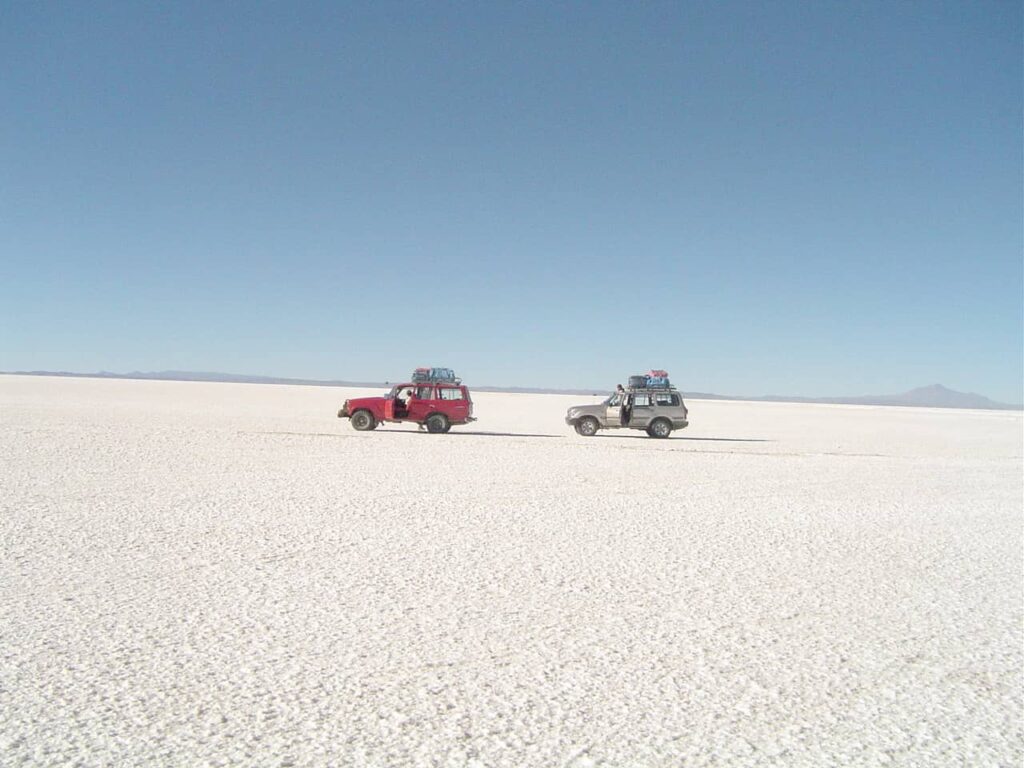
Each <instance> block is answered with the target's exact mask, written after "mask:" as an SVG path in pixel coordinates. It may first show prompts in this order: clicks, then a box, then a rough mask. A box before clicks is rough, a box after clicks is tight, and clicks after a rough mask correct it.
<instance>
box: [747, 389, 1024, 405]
mask: <svg viewBox="0 0 1024 768" xmlns="http://www.w3.org/2000/svg"><path fill="white" fill-rule="evenodd" d="M756 399H758V400H769V401H774V402H790V403H793V402H796V403H823V404H824V403H833V404H838V405H898V406H904V407H913V408H968V409H975V410H987V411H1019V410H1022V408H1024V406H1020V405H1010V404H1008V403H997V402H995V401H994V400H990V399H988V398H987V397H985V396H984V395H978V394H975V393H973V392H957V391H956V390H953V389H948V388H947V387H944V386H942V385H941V384H931V385H929V386H927V387H918V388H917V389H912V390H910V391H909V392H904V393H903V394H901V395H862V396H859V397H786V396H782V395H772V396H769V397H763V398H756Z"/></svg>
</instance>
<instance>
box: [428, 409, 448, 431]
mask: <svg viewBox="0 0 1024 768" xmlns="http://www.w3.org/2000/svg"><path fill="white" fill-rule="evenodd" d="M426 424H427V432H430V433H432V434H435V435H439V434H443V433H444V432H447V431H448V430H449V429H451V428H452V425H451V424H450V423H449V422H448V417H447V416H445V415H444V414H443V413H432V414H430V415H429V416H427V421H426Z"/></svg>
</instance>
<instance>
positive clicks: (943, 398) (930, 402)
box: [0, 371, 1024, 411]
mask: <svg viewBox="0 0 1024 768" xmlns="http://www.w3.org/2000/svg"><path fill="white" fill-rule="evenodd" d="M0 373H5V372H3V371H0ZM6 373H8V374H11V375H16V376H70V377H76V378H90V379H93V378H99V379H145V380H157V381H211V382H226V383H232V384H292V385H295V384H299V385H306V386H314V387H387V386H389V385H390V383H389V382H386V381H341V380H326V381H325V380H321V379H285V378H280V377H276V376H245V375H242V374H235V373H208V372H199V371H149V372H143V371H132V372H131V373H110V372H108V371H100V372H99V373H71V372H69V371H9V372H6ZM473 390H474V391H476V392H507V393H522V394H537V395H581V396H589V395H603V394H607V393H608V392H610V391H611V387H596V388H594V389H551V388H544V387H488V386H480V387H476V386H475V387H473ZM683 395H684V396H685V397H687V398H690V399H693V400H749V401H755V402H776V403H821V404H822V405H828V404H835V405H895V406H904V407H915V408H968V409H974V410H990V411H1019V410H1024V406H1021V405H1010V404H1007V403H997V402H995V401H993V400H989V399H988V398H987V397H985V396H983V395H977V394H974V393H973V392H957V391H955V390H952V389H948V388H946V387H944V386H942V385H941V384H931V385H929V386H927V387H918V388H917V389H912V390H910V391H909V392H904V393H903V394H901V395H863V396H859V397H791V396H786V395H767V396H764V397H734V396H731V395H714V394H710V393H708V392H684V393H683Z"/></svg>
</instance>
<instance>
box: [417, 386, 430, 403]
mask: <svg viewBox="0 0 1024 768" xmlns="http://www.w3.org/2000/svg"><path fill="white" fill-rule="evenodd" d="M416 397H418V398H419V399H420V400H433V399H434V388H433V387H420V388H419V389H417V390H416Z"/></svg>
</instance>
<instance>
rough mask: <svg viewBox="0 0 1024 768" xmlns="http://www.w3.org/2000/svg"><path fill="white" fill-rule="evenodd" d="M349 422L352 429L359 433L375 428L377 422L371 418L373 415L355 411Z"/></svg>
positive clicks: (367, 412)
mask: <svg viewBox="0 0 1024 768" xmlns="http://www.w3.org/2000/svg"><path fill="white" fill-rule="evenodd" d="M349 421H351V422H352V428H353V429H358V430H359V431H360V432H366V431H368V430H371V429H375V428H376V427H377V420H376V419H375V418H373V414H372V413H370V412H369V411H356V412H355V413H353V414H352V416H351V418H350V419H349Z"/></svg>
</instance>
